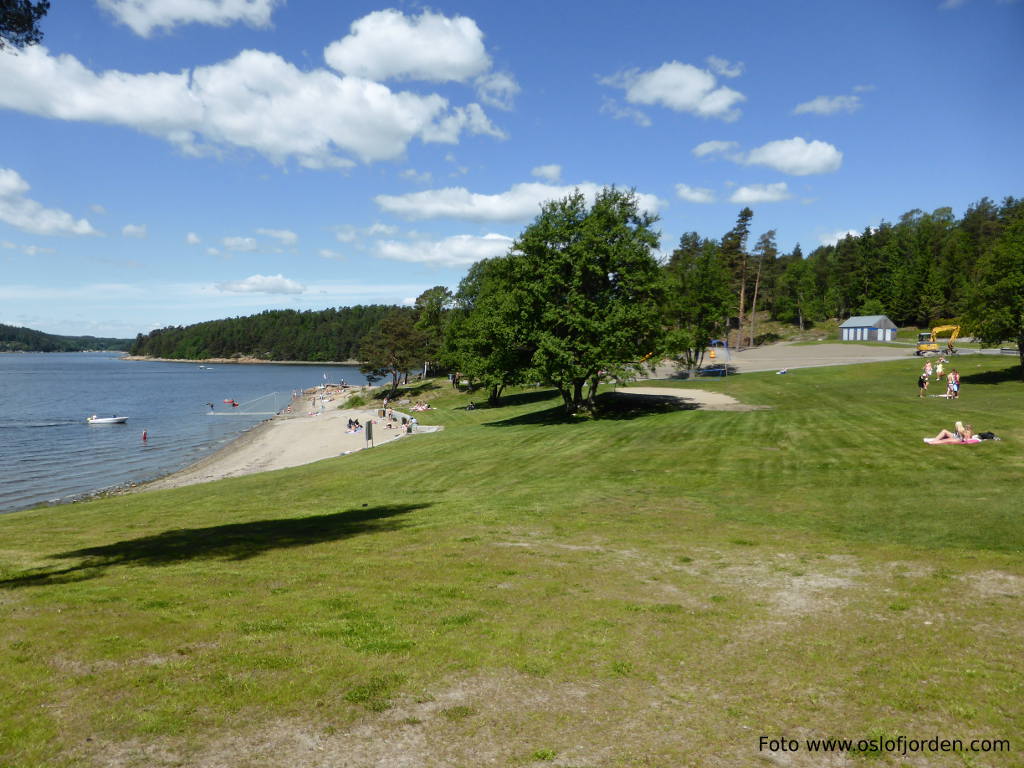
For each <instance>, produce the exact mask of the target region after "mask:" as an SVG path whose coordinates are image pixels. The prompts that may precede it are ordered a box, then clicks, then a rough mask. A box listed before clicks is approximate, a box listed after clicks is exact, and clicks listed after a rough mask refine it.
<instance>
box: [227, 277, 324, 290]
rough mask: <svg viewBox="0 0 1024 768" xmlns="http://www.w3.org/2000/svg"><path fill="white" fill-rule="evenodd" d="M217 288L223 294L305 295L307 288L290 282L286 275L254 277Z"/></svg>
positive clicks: (292, 281)
mask: <svg viewBox="0 0 1024 768" xmlns="http://www.w3.org/2000/svg"><path fill="white" fill-rule="evenodd" d="M216 288H217V290H218V291H221V292H223V293H285V294H296V293H304V292H305V290H306V288H305V286H303V285H302V284H301V283H297V282H295V281H294V280H290V279H289V278H287V277H285V276H284V275H252V276H250V277H247V278H245V279H244V280H233V281H230V282H226V283H217V284H216Z"/></svg>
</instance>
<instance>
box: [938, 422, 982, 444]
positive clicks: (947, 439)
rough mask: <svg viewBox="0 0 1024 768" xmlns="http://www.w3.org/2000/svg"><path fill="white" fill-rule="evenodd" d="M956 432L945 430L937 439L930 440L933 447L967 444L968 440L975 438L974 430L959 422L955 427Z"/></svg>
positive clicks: (968, 425)
mask: <svg viewBox="0 0 1024 768" xmlns="http://www.w3.org/2000/svg"><path fill="white" fill-rule="evenodd" d="M953 428H954V430H955V431H954V432H950V431H949V430H948V429H944V430H942V431H941V432H939V434H937V435H936V436H935V437H933V438H931V439H930V440H928V442H929V443H931V444H932V445H949V444H952V443H966V442H967V441H968V440H970V439H972V438H973V437H974V428H973V427H972V426H971V425H970V424H967V425H965V424H964V423H963V422H961V421H958V422H957V423H956V424H954V425H953Z"/></svg>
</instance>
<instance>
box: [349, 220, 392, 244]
mask: <svg viewBox="0 0 1024 768" xmlns="http://www.w3.org/2000/svg"><path fill="white" fill-rule="evenodd" d="M396 232H398V227H394V226H391V225H390V224H381V223H380V222H374V223H373V224H371V225H370V226H368V227H353V226H352V225H351V224H346V225H345V226H343V227H338V229H337V231H336V232H335V233H334V237H335V239H336V240H337V241H338V242H339V243H354V242H356V241H357V240H359V239H360V238H364V237H376V236H377V235H393V234H395V233H396Z"/></svg>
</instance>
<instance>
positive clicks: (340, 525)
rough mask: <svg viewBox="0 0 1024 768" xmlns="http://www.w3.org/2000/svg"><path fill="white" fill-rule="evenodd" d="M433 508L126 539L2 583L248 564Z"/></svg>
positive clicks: (390, 526)
mask: <svg viewBox="0 0 1024 768" xmlns="http://www.w3.org/2000/svg"><path fill="white" fill-rule="evenodd" d="M429 506H431V505H430V504H398V505H393V506H379V507H368V508H358V509H351V510H348V511H347V512H334V513H331V514H326V515H311V516H309V517H295V518H282V519H276V520H254V521H252V522H248V523H230V524H227V525H215V526H211V527H209V528H179V529H175V530H169V531H164V532H163V533H157V534H154V535H152V536H143V537H142V538H139V539H125V540H124V541H116V542H114V543H112V544H104V545H101V546H98V547H85V548H83V549H75V550H70V551H68V552H60V553H58V554H55V555H50V559H51V560H78V561H79V562H77V563H76V564H74V565H72V566H69V567H67V568H34V569H31V570H28V571H25V572H23V573H21V574H19V575H17V576H12V577H9V578H5V579H2V580H0V588H4V589H15V588H18V587H33V586H43V585H47V584H63V583H68V582H74V581H84V580H86V579H92V578H96V577H97V576H101V575H102V574H103V573H104V572H105V571H106V569H107V568H112V567H114V566H118V565H139V566H160V565H172V564H174V563H182V562H186V561H188V560H248V559H249V558H251V557H255V556H256V555H260V554H263V553H264V552H269V551H270V550H273V549H289V548H292V547H305V546H309V545H311V544H319V543H322V542H327V541H338V540H341V539H347V538H350V537H352V536H358V535H359V534H363V533H378V532H383V531H394V530H397V529H399V528H401V527H402V526H403V522H402V521H401V520H396V519H394V518H396V517H398V516H399V515H406V514H408V513H410V512H413V511H416V510H418V509H424V508H426V507H429Z"/></svg>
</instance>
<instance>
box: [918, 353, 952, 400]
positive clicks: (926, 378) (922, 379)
mask: <svg viewBox="0 0 1024 768" xmlns="http://www.w3.org/2000/svg"><path fill="white" fill-rule="evenodd" d="M945 364H946V358H944V357H940V358H939V362H938V363H936V364H935V366H934V367H933V366H932V361H931V360H927V361H925V364H924V370H923V371H921V375H920V376H918V377H917V396H918V397H926V396H927V394H928V383H929V382H930V381H931V378H932V374H933V373H934V374H935V380H936V381H941V380H942V379H943V377H945V379H946V394H944V395H938V397H945V398H946V399H947V400H959V399H960V372H959V371H958V370H957V369H956V368H953V369H951V370H950V371H949V372H948V373H946V372H944V370H943V368H944V366H945Z"/></svg>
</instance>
